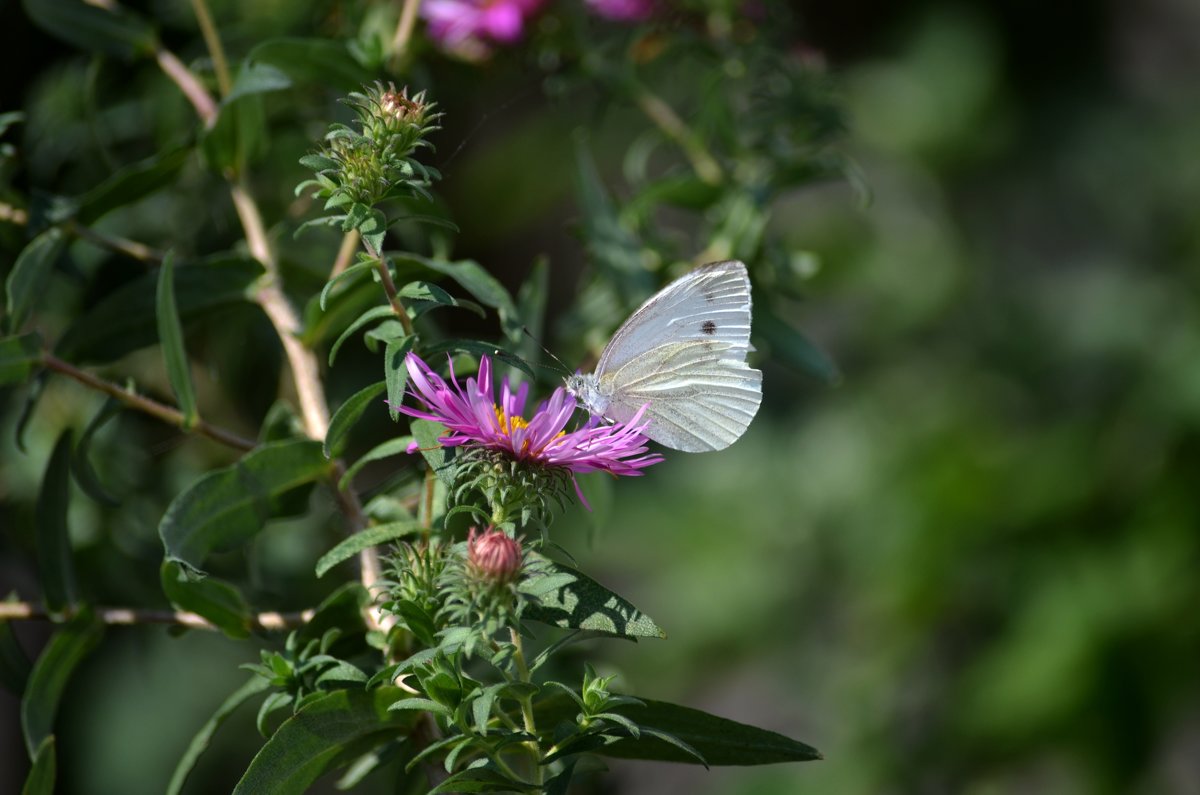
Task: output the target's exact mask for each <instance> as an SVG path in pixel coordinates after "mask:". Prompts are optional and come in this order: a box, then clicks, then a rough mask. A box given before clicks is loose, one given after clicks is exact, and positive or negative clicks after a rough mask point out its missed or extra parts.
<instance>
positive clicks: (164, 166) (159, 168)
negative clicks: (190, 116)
mask: <svg viewBox="0 0 1200 795" xmlns="http://www.w3.org/2000/svg"><path fill="white" fill-rule="evenodd" d="M191 153H192V150H191V149H190V148H189V147H180V148H177V149H169V150H167V151H165V152H160V153H158V154H156V155H154V156H153V157H150V158H147V159H146V160H142V161H140V162H137V163H132V164H130V165H128V166H125V167H124V168H121V169H119V170H117V171H116V172H115V173H113V174H112V175H111V176H110V177H109V178H108V179H106V180H104V182H101V183H100V184H99V185H97V186H96V187H94V188H92V189H91V190H89V191H88V192H87V193H85V194H83V195H82V196H80V197H79V199H78V209H77V210H76V211H75V220H76V221H78V222H79V223H81V224H83V225H85V226H90V225H91V224H93V223H95V222H96V221H98V220H100V219H101V218H103V217H104V216H105V215H107V214H108V213H110V212H112V211H113V210H116V209H117V208H119V207H125V206H127V205H130V204H133V203H134V202H136V201H139V200H141V199H144V198H145V197H147V196H149V195H150V194H152V193H155V192H156V191H159V190H161V189H163V188H165V187H167V186H169V185H170V184H171V183H173V182H174V181H175V178H176V177H177V176H178V175H179V172H180V171H181V170H182V169H183V166H184V164H186V163H187V161H188V158H189V157H190V156H191Z"/></svg>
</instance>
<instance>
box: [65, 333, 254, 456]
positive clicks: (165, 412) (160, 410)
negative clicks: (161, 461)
mask: <svg viewBox="0 0 1200 795" xmlns="http://www.w3.org/2000/svg"><path fill="white" fill-rule="evenodd" d="M42 364H44V365H45V366H46V367H48V368H49V369H51V370H54V371H55V372H58V373H62V374H63V375H66V376H69V377H71V378H74V379H75V380H76V381H78V382H79V383H81V384H83V385H84V386H88V387H91V388H92V389H95V390H97V391H99V392H103V393H104V394H106V395H112V396H113V397H115V398H116V399H117V400H119V401H121V402H122V403H124V404H125V405H127V406H129V407H130V408H134V409H137V410H138V411H142V412H145V413H146V414H149V415H150V416H152V417H157V418H158V419H160V420H162V421H163V422H165V423H167V424H169V425H174V426H175V427H176V428H179V429H181V430H185V431H191V432H194V433H198V434H200V435H201V436H207V437H208V438H209V439H212V440H213V441H215V442H220V443H221V444H224V445H228V446H229V447H233V448H235V449H238V450H253V449H254V446H255V442H254V441H253V440H251V439H246V438H243V437H241V436H238V435H237V434H236V433H233V432H232V431H227V430H225V429H224V428H220V427H218V426H216V425H213V424H212V423H209V422H205V421H204V420H202V419H197V420H196V421H195V423H193V424H192V425H191V427H188V426H187V424H186V422H187V420H186V418H185V417H184V415H183V412H181V411H180V410H179V409H177V408H175V407H174V406H168V405H166V404H165V403H159V402H158V401H157V400H151V399H150V398H148V397H143V396H142V395H139V394H137V393H135V392H130V391H129V390H127V389H124V388H123V387H121V386H120V385H118V384H114V383H112V382H111V381H105V380H104V379H103V378H97V377H96V376H94V375H92V374H91V373H88V372H85V371H83V370H80V369H79V368H78V367H76V366H75V365H73V364H70V363H68V362H64V361H63V360H62V359H59V358H58V357H57V356H55V355H54V354H51V353H46V354H43V356H42Z"/></svg>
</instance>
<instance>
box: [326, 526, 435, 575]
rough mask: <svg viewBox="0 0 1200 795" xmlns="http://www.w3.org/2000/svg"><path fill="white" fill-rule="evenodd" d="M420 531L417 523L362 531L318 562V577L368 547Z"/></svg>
mask: <svg viewBox="0 0 1200 795" xmlns="http://www.w3.org/2000/svg"><path fill="white" fill-rule="evenodd" d="M420 531H421V525H420V524H418V523H416V522H389V523H388V524H381V525H375V526H374V527H368V528H367V529H365V530H360V531H358V532H357V533H355V534H354V535H352V536H350V537H349V538H347V539H346V540H345V541H342V542H341V543H340V544H338V545H337V546H336V547H334V548H333V549H331V550H329V551H328V552H326V553H325V554H324V555H322V556H321V559H320V560H318V561H317V576H318V577H324V576H325V573H326V572H327V571H329V570H330V569H332V568H333V567H334V566H336V565H337V564H339V563H341V562H342V561H344V560H349V559H350V558H352V557H354V556H355V555H357V554H358V553H359V552H362V551H363V550H364V549H367V548H368V547H374V546H378V545H379V544H386V543H387V542H389V541H395V540H396V539H397V538H404V537H405V536H409V535H414V534H415V533H419V532H420Z"/></svg>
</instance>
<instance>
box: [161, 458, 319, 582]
mask: <svg viewBox="0 0 1200 795" xmlns="http://www.w3.org/2000/svg"><path fill="white" fill-rule="evenodd" d="M329 467H330V464H329V462H328V461H327V460H326V459H325V456H324V455H323V454H322V452H321V444H320V442H314V441H310V440H292V441H285V442H274V443H271V444H266V445H263V446H262V447H259V448H256V449H255V450H253V451H251V452H250V453H248V454H246V456H245V457H244V458H242V459H241V460H240V461H238V462H237V463H235V464H233V465H232V466H229V467H225V468H223V469H218V470H216V471H214V472H210V473H209V474H207V475H205V476H203V477H202V478H200V479H199V480H197V481H196V482H195V483H193V484H192V485H191V486H190V487H188V489H187V490H186V491H184V492H183V493H182V494H180V495H179V496H178V497H176V498H175V500H174V501H172V503H171V505H170V506H169V507H168V508H167V512H166V514H165V515H164V516H163V518H162V521H161V522H160V523H159V525H158V533H159V536H160V537H161V538H162V540H163V545H164V546H165V547H166V553H167V557H168V558H169V559H171V560H177V561H180V562H181V563H183V564H184V565H186V566H188V567H190V568H192V569H194V570H197V571H198V570H200V569H201V564H202V563H203V562H204V559H205V558H206V557H207V556H208V554H209V553H210V552H213V551H216V550H223V549H230V548H232V547H235V546H237V545H239V544H242V543H244V542H246V541H248V540H249V539H251V538H253V537H254V536H255V535H256V534H257V533H258V532H259V531H260V530H262V528H263V526H264V525H265V524H266V523H267V522H268V521H269V520H271V519H275V518H279V517H282V516H295V515H298V514H300V513H303V512H304V510H305V509H307V507H308V492H309V490H310V488H311V486H312V484H313V483H314V482H316V481H317V480H320V479H321V478H323V477H325V476H327V475H328V474H329Z"/></svg>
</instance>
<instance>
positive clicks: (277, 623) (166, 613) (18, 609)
mask: <svg viewBox="0 0 1200 795" xmlns="http://www.w3.org/2000/svg"><path fill="white" fill-rule="evenodd" d="M76 612H77V610H76V609H75V608H68V609H67V610H65V611H63V612H62V613H51V612H50V611H49V610H47V609H46V608H45V607H43V606H42V605H37V604H33V603H31V602H0V621H65V620H67V619H69V618H71V617H72V616H73V615H74V614H75V613H76ZM315 612H316V611H314V610H302V611H300V612H298V613H275V612H267V613H257V614H255V615H253V616H251V617H250V621H251V623H252V625H253V626H254V627H255V628H257V629H263V630H272V631H278V630H285V629H294V628H296V627H302V626H304V625H305V624H307V623H308V622H309V621H311V620H312V617H313V614H314V613H315ZM93 613H94V614H95V616H96V618H97V619H99V620H100V621H101V622H102V623H104V624H110V625H120V626H133V625H136V624H176V625H179V626H184V627H191V628H193V629H207V630H213V631H219V630H220V628H219V627H218V626H217V625H215V624H213V623H212V622H210V621H209V620H208V619H206V618H204V617H202V616H200V615H197V614H196V613H189V612H188V611H186V610H143V609H140V608H133V607H96V608H93Z"/></svg>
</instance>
